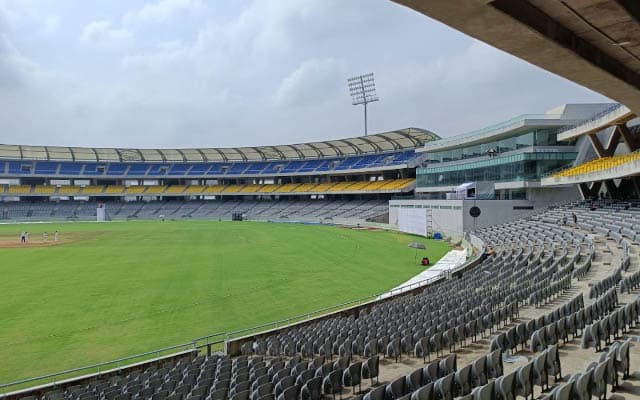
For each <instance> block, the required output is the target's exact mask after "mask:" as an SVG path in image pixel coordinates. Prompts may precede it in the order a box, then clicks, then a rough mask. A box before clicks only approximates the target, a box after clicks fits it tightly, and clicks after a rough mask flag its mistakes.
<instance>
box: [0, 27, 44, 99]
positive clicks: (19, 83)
mask: <svg viewBox="0 0 640 400" xmlns="http://www.w3.org/2000/svg"><path fill="white" fill-rule="evenodd" d="M38 72H39V67H38V65H37V64H36V63H35V62H33V61H31V60H30V59H28V58H27V57H25V56H23V55H22V54H21V53H20V52H19V51H18V49H17V48H16V47H15V46H14V45H13V43H12V42H11V41H10V40H9V38H8V37H7V36H6V35H5V34H3V33H1V32H0V90H14V89H17V88H20V87H24V86H27V85H29V84H30V83H31V82H30V81H31V77H32V76H33V75H35V74H38Z"/></svg>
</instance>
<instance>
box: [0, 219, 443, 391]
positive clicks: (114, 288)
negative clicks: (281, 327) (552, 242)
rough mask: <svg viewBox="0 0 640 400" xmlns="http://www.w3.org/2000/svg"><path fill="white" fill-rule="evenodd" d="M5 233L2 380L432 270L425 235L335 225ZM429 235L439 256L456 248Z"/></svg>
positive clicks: (13, 229) (160, 225) (164, 342)
mask: <svg viewBox="0 0 640 400" xmlns="http://www.w3.org/2000/svg"><path fill="white" fill-rule="evenodd" d="M56 229H58V230H59V231H60V241H61V242H60V244H57V245H51V241H52V240H53V234H52V232H53V231H55V230H56ZM24 230H26V231H28V232H29V238H30V241H31V244H30V245H29V246H28V247H24V246H22V245H20V244H19V243H18V242H19V236H20V232H21V231H24ZM44 231H48V232H50V235H49V236H50V239H49V240H50V242H49V246H42V247H40V246H39V243H38V242H40V241H41V240H42V233H43V232H44ZM0 236H1V238H2V240H1V241H0V247H1V248H0V254H2V258H1V259H2V262H1V263H0V276H1V277H2V279H0V298H1V299H2V300H1V301H0V360H1V362H0V382H9V381H13V380H17V379H20V378H26V377H32V376H36V375H41V374H45V373H49V372H55V371H59V370H62V369H67V368H73V367H79V366H84V365H88V364H92V363H96V362H101V361H107V360H111V359H114V358H117V357H122V356H126V355H131V354H136V353H140V352H144V351H149V350H153V349H154V348H159V347H163V346H169V345H173V344H178V343H184V342H187V341H189V340H191V339H194V338H196V337H199V336H203V335H206V334H209V333H213V332H220V331H229V330H235V329H240V328H245V327H250V326H254V325H257V324H262V323H266V322H269V321H273V320H278V319H283V318H286V317H288V316H291V315H294V314H298V313H303V312H308V311H312V310H315V309H318V308H321V307H326V306H330V305H334V304H337V303H340V302H345V301H348V300H352V299H355V298H358V297H362V296H365V295H370V294H374V293H378V292H382V291H384V290H387V289H389V288H392V287H394V286H397V285H398V284H400V283H402V282H404V281H406V280H407V279H409V278H410V277H412V276H413V275H416V274H417V273H419V272H420V270H421V267H420V266H418V265H417V264H416V263H415V262H414V251H413V249H409V248H407V244H408V243H409V242H412V241H415V240H416V238H415V237H412V236H407V235H402V234H398V233H392V232H383V231H359V230H353V229H346V228H337V227H328V226H311V225H294V224H273V223H258V222H255V223H252V222H241V223H237V222H236V223H233V222H204V221H167V222H160V221H153V222H151V221H149V222H123V223H118V222H114V223H104V224H97V223H59V224H56V223H48V224H25V225H0ZM422 241H423V242H424V243H426V245H427V251H426V252H424V253H419V254H426V255H428V256H429V257H430V258H431V260H432V262H435V261H436V260H438V259H439V258H440V257H442V256H443V255H444V254H445V253H446V252H447V251H448V250H449V247H448V246H447V244H446V243H443V242H436V241H427V240H422Z"/></svg>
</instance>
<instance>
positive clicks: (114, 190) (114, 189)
mask: <svg viewBox="0 0 640 400" xmlns="http://www.w3.org/2000/svg"><path fill="white" fill-rule="evenodd" d="M104 192H105V193H107V194H122V193H123V192H124V186H121V185H109V186H107V188H106V189H105V191H104Z"/></svg>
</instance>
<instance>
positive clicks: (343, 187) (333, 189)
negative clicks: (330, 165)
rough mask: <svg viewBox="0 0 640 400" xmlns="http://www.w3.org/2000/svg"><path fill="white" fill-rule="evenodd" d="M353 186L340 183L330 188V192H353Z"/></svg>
mask: <svg viewBox="0 0 640 400" xmlns="http://www.w3.org/2000/svg"><path fill="white" fill-rule="evenodd" d="M351 185H353V182H339V183H336V184H335V185H333V186H331V187H330V188H329V191H330V192H344V191H347V190H351V189H350V187H351Z"/></svg>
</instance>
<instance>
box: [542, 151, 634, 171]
mask: <svg viewBox="0 0 640 400" xmlns="http://www.w3.org/2000/svg"><path fill="white" fill-rule="evenodd" d="M639 159H640V151H635V152H633V153H627V154H620V155H617V156H613V157H602V158H596V159H594V160H591V161H587V162H586V163H584V164H580V165H577V166H575V167H572V168H568V169H565V170H563V171H560V172H557V173H555V174H553V175H552V177H564V176H574V175H581V174H590V173H593V172H598V171H603V170H606V169H611V168H615V167H619V166H621V165H624V164H627V163H630V162H633V161H637V160H639Z"/></svg>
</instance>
